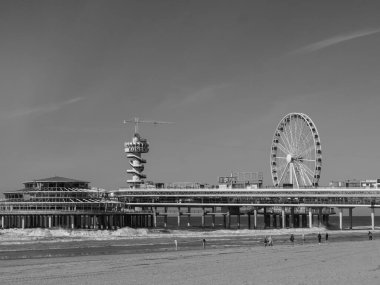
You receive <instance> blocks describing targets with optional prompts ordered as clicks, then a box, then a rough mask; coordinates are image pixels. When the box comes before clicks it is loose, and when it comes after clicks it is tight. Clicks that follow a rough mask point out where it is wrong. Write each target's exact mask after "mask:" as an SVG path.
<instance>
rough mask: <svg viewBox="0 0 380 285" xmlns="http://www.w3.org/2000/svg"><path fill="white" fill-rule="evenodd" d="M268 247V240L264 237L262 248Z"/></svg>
mask: <svg viewBox="0 0 380 285" xmlns="http://www.w3.org/2000/svg"><path fill="white" fill-rule="evenodd" d="M267 245H268V238H267V236H265V237H264V246H265V247H267Z"/></svg>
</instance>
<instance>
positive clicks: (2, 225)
mask: <svg viewBox="0 0 380 285" xmlns="http://www.w3.org/2000/svg"><path fill="white" fill-rule="evenodd" d="M1 228H2V229H4V228H5V220H4V216H1Z"/></svg>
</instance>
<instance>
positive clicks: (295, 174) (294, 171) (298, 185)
mask: <svg viewBox="0 0 380 285" xmlns="http://www.w3.org/2000/svg"><path fill="white" fill-rule="evenodd" d="M292 170H293V173H294V178H295V179H296V183H297V188H300V184H299V183H298V178H297V173H296V168H295V167H294V164H293V167H292Z"/></svg>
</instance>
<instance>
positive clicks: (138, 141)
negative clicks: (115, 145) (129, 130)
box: [125, 132, 149, 188]
mask: <svg viewBox="0 0 380 285" xmlns="http://www.w3.org/2000/svg"><path fill="white" fill-rule="evenodd" d="M147 152H149V143H148V142H147V140H146V139H144V138H142V137H141V136H140V135H139V134H138V133H137V132H135V134H134V135H133V139H132V141H131V142H126V143H125V153H126V154H127V157H128V158H130V161H129V164H130V165H131V167H132V169H128V170H127V173H128V174H132V179H129V180H127V182H128V183H129V184H130V185H131V186H133V187H135V188H136V185H139V184H142V183H144V180H143V179H145V178H146V175H145V174H143V173H142V172H143V171H144V163H146V160H145V159H143V158H142V157H141V154H142V153H147Z"/></svg>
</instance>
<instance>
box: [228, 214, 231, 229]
mask: <svg viewBox="0 0 380 285" xmlns="http://www.w3.org/2000/svg"><path fill="white" fill-rule="evenodd" d="M227 228H228V229H230V228H231V214H230V212H228V213H227Z"/></svg>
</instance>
